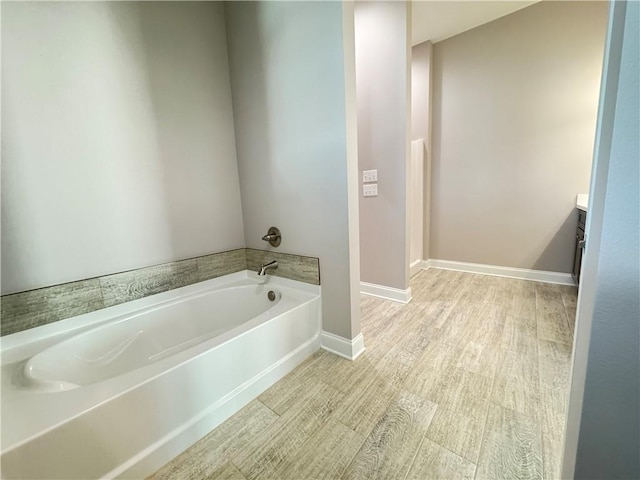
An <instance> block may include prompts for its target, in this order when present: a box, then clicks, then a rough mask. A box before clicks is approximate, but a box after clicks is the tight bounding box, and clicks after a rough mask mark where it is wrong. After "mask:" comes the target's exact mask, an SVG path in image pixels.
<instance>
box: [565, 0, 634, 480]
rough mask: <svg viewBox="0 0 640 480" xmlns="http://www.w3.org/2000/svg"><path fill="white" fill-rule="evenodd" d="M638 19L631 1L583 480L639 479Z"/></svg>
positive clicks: (581, 460) (591, 358)
mask: <svg viewBox="0 0 640 480" xmlns="http://www.w3.org/2000/svg"><path fill="white" fill-rule="evenodd" d="M639 18H640V8H639V4H638V2H635V1H631V2H627V11H626V22H625V26H624V38H623V44H622V58H621V62H620V78H619V83H618V92H617V101H616V105H615V117H614V119H613V121H612V124H613V134H612V137H611V155H610V159H609V168H608V177H606V187H605V186H604V185H603V190H605V188H606V193H605V195H606V196H605V198H604V212H603V218H602V236H601V237H600V245H599V247H600V248H599V249H598V250H596V251H594V255H597V256H598V257H599V258H598V263H597V278H596V280H595V295H594V296H595V302H594V305H593V315H592V323H591V342H590V345H589V353H588V362H587V370H586V377H585V386H584V399H583V404H582V418H581V422H580V427H579V437H578V450H577V455H576V462H575V478H578V479H587V478H589V479H601V478H607V479H630V478H640V439H639V436H640V415H639V410H638V405H640V394H639V390H640V320H639V319H640V189H639V187H638V184H639V179H640V169H639V163H638V159H639V158H640V145H639V142H638V131H640V78H639V77H640V75H639V70H640V66H639V59H640V51H639V48H638V47H639V46H640V38H639V35H638V19H639ZM603 193H604V192H603ZM590 248H592V247H591V246H590V245H588V246H587V254H586V255H589V254H590V253H591V252H589V249H590ZM581 294H582V292H581ZM581 313H582V311H579V313H578V326H579V327H580V323H581V320H582V319H581V316H580V314H581ZM579 333H580V332H579Z"/></svg>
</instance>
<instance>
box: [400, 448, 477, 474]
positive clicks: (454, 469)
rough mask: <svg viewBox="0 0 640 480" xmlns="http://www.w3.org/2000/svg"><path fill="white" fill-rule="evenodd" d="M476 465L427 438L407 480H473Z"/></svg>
mask: <svg viewBox="0 0 640 480" xmlns="http://www.w3.org/2000/svg"><path fill="white" fill-rule="evenodd" d="M475 473H476V466H475V464H473V463H471V462H470V461H468V460H465V459H464V458H462V457H461V456H460V455H456V454H455V453H453V452H451V451H449V450H447V449H446V448H443V447H441V446H440V445H438V444H437V443H435V442H432V441H431V440H429V439H428V438H425V439H424V440H423V442H422V445H421V446H420V450H418V454H417V455H416V458H415V460H414V461H413V465H412V466H411V470H410V471H409V473H408V475H407V477H406V480H425V479H430V478H441V479H452V480H453V479H456V480H473V477H474V475H475Z"/></svg>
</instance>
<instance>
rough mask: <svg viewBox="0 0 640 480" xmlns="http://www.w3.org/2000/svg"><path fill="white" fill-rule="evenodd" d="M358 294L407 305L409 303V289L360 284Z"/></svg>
mask: <svg viewBox="0 0 640 480" xmlns="http://www.w3.org/2000/svg"><path fill="white" fill-rule="evenodd" d="M360 293H363V294H365V295H371V296H373V297H379V298H384V299H385V300H393V301H394V302H400V303H409V302H410V301H411V287H409V288H407V289H406V290H402V289H400V288H393V287H385V286H384V285H376V284H375V283H367V282H360Z"/></svg>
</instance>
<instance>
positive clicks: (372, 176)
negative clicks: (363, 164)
mask: <svg viewBox="0 0 640 480" xmlns="http://www.w3.org/2000/svg"><path fill="white" fill-rule="evenodd" d="M362 181H363V182H364V183H367V182H377V181H378V170H364V171H363V172H362Z"/></svg>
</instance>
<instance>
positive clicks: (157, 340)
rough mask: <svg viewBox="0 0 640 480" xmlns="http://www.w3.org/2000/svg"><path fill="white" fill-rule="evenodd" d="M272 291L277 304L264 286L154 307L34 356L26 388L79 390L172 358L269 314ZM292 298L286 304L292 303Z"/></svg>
mask: <svg viewBox="0 0 640 480" xmlns="http://www.w3.org/2000/svg"><path fill="white" fill-rule="evenodd" d="M272 288H274V289H276V290H269V291H270V292H274V294H275V295H274V300H270V299H269V298H268V295H267V293H265V292H263V291H262V290H263V289H262V288H261V287H260V285H255V284H250V285H235V286H226V287H225V288H221V289H216V290H212V291H208V292H204V293H197V294H194V295H193V296H192V297H191V298H190V299H189V301H188V302H179V303H174V304H171V305H166V306H165V307H164V308H161V309H156V310H155V312H154V314H153V316H149V315H140V314H135V313H134V314H132V315H131V316H129V317H125V318H122V319H119V320H116V321H114V322H109V323H108V324H105V325H101V326H97V327H95V328H93V329H90V330H88V331H86V332H83V333H80V334H77V335H75V336H73V337H71V338H69V339H67V340H64V341H62V342H60V343H58V344H56V345H54V346H53V347H50V348H48V349H46V350H44V351H43V352H40V353H38V354H36V355H35V356H33V357H31V358H30V359H29V360H28V361H27V363H26V364H25V367H24V371H23V373H24V377H25V382H24V383H23V385H27V386H28V387H30V388H34V389H40V390H48V391H62V390H69V389H73V388H80V387H83V386H87V385H91V384H94V383H97V382H101V381H104V380H107V379H110V378H113V377H117V376H119V375H122V374H125V373H127V372H129V371H132V370H135V369H137V368H141V367H143V366H146V365H149V364H151V363H155V362H157V361H160V360H162V359H164V358H168V357H171V356H173V355H175V354H176V353H179V352H182V351H185V350H187V349H189V348H191V347H192V346H194V345H198V344H200V343H203V342H205V341H207V340H208V339H210V338H215V337H218V336H220V335H221V334H223V333H225V332H228V331H230V330H231V329H233V328H235V327H237V326H238V325H240V324H242V323H244V321H246V320H247V319H253V318H256V317H258V316H260V315H265V314H266V315H269V314H271V312H272V310H273V309H274V308H275V307H276V306H278V305H279V302H280V300H281V298H282V293H281V292H280V291H279V290H277V287H275V286H274V287H272ZM211 297H215V298H214V299H212V298H211ZM288 297H289V295H287V301H286V302H285V303H288V304H291V303H292V301H291V300H290V299H289V298H288ZM247 299H249V300H250V301H246V300H247ZM212 300H213V301H214V302H215V305H216V308H215V309H212V308H211V301H212Z"/></svg>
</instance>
